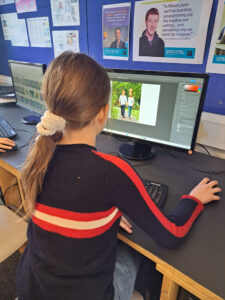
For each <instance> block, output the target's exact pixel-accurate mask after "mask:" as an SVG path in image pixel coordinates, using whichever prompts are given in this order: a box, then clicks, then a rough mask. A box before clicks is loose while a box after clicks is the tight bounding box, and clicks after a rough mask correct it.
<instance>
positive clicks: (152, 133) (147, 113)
mask: <svg viewBox="0 0 225 300" xmlns="http://www.w3.org/2000/svg"><path fill="white" fill-rule="evenodd" d="M162 73H164V74H161V75H160V72H157V74H151V72H149V74H147V72H143V73H142V72H141V71H139V72H138V73H135V74H134V73H132V71H131V73H129V72H127V73H126V72H124V73H123V71H122V70H120V71H119V72H118V71H116V70H111V71H109V72H108V74H109V77H110V80H111V96H110V101H109V104H110V108H109V115H108V120H107V123H106V125H105V128H104V131H106V132H111V133H114V134H118V135H122V136H127V137H130V138H136V139H138V140H142V141H150V142H155V143H159V144H164V145H168V146H172V147H178V148H182V149H187V150H189V149H191V145H192V140H193V135H194V131H195V128H196V123H197V120H198V119H199V107H200V106H201V105H202V101H203V97H202V93H203V86H204V81H205V79H206V78H204V75H202V77H201V76H199V77H196V76H194V75H193V76H191V74H188V77H186V76H182V75H179V73H174V74H175V75H172V76H171V75H169V74H168V75H166V74H165V72H162ZM189 75H190V77H189ZM200 104H201V105H200Z"/></svg>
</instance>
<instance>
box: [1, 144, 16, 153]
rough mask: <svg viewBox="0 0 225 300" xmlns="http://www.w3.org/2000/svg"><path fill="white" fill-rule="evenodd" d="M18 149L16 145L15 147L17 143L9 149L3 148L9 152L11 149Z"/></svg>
mask: <svg viewBox="0 0 225 300" xmlns="http://www.w3.org/2000/svg"><path fill="white" fill-rule="evenodd" d="M17 149H18V147H17V144H15V145H14V146H12V148H11V149H4V150H5V151H6V152H11V151H15V150H17Z"/></svg>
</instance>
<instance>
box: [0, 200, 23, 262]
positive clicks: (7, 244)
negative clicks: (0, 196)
mask: <svg viewBox="0 0 225 300" xmlns="http://www.w3.org/2000/svg"><path fill="white" fill-rule="evenodd" d="M26 234H27V223H26V222H25V221H24V220H22V219H21V218H20V217H18V216H17V215H16V214H15V213H14V212H13V211H11V210H10V209H9V208H7V207H6V206H4V205H0V245H1V246H0V263H1V262H2V261H4V260H5V259H6V258H8V257H9V256H10V255H12V254H13V253H14V252H15V251H17V250H18V249H19V248H20V247H22V246H23V245H24V244H25V242H26V241H27V236H26Z"/></svg>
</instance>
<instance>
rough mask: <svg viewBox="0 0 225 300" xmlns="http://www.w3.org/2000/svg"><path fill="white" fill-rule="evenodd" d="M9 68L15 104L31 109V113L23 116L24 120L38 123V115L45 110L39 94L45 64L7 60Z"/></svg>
mask: <svg viewBox="0 0 225 300" xmlns="http://www.w3.org/2000/svg"><path fill="white" fill-rule="evenodd" d="M9 68H10V72H11V76H12V81H13V86H14V90H15V95H16V103H17V105H20V106H23V107H25V108H27V109H29V110H31V114H30V115H29V116H27V117H25V118H24V122H25V123H26V122H27V123H30V124H36V123H38V122H39V121H40V115H42V114H43V113H44V111H45V110H46V106H45V103H44V101H43V98H42V96H41V84H42V80H43V76H44V72H45V69H46V65H44V64H36V63H28V62H21V61H13V60H9ZM34 113H36V114H34Z"/></svg>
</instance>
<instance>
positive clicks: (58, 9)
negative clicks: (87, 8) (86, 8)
mask: <svg viewBox="0 0 225 300" xmlns="http://www.w3.org/2000/svg"><path fill="white" fill-rule="evenodd" d="M51 10H52V22H53V26H79V25H80V10H79V0H51Z"/></svg>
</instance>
